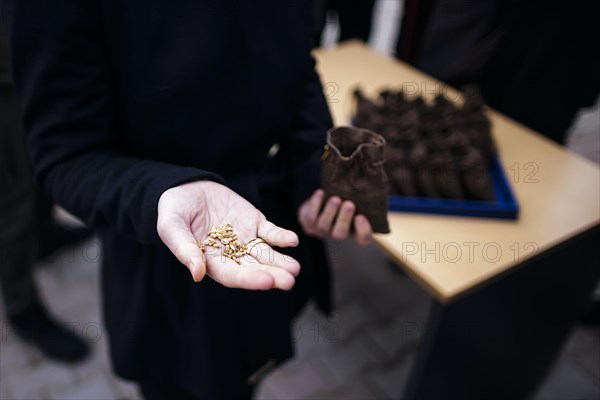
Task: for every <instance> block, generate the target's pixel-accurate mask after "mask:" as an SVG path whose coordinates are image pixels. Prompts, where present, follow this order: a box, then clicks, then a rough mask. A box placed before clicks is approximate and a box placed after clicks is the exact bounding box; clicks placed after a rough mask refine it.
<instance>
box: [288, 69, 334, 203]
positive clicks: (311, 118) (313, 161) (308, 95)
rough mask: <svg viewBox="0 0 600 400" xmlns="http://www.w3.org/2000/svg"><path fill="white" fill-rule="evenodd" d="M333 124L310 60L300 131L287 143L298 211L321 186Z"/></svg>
mask: <svg viewBox="0 0 600 400" xmlns="http://www.w3.org/2000/svg"><path fill="white" fill-rule="evenodd" d="M332 124H333V123H332V120H331V114H330V112H329V107H328V105H327V101H326V100H325V95H324V93H323V86H322V84H321V79H320V78H319V74H318V73H317V71H316V70H315V60H314V58H311V62H310V68H309V71H308V79H307V84H306V86H305V92H304V96H303V98H302V101H301V104H300V106H299V108H298V112H297V114H296V126H297V127H298V129H297V130H296V131H294V132H293V133H292V135H290V137H289V139H288V146H289V147H290V149H292V150H291V151H290V161H291V162H292V191H293V193H292V196H293V200H294V205H295V206H296V207H297V206H299V205H300V204H302V202H303V201H305V200H306V199H308V198H309V197H310V196H311V195H312V193H313V192H314V191H315V190H317V189H318V188H319V187H320V186H321V155H322V154H323V151H324V146H325V141H326V134H327V130H328V129H329V128H331V126H332Z"/></svg>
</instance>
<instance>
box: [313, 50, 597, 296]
mask: <svg viewBox="0 0 600 400" xmlns="http://www.w3.org/2000/svg"><path fill="white" fill-rule="evenodd" d="M315 57H316V59H317V68H318V70H319V71H320V73H321V80H322V82H323V85H324V90H325V93H326V96H327V98H328V102H329V105H330V109H331V112H332V114H333V117H334V121H335V123H336V125H347V124H348V122H349V119H350V112H351V93H352V90H353V89H354V88H355V87H357V86H360V87H361V88H362V89H363V90H364V91H365V92H366V93H367V94H369V95H375V94H376V93H377V91H378V90H380V89H383V88H397V89H400V88H404V90H405V92H418V93H419V94H421V95H425V97H426V98H429V99H431V98H433V96H435V94H437V93H439V92H440V91H442V92H443V93H444V94H445V95H446V96H447V97H448V98H450V99H458V101H460V93H458V92H456V91H455V90H453V89H452V88H449V87H447V86H445V85H443V84H442V83H440V82H439V81H437V80H435V79H434V78H432V77H430V76H428V75H426V74H424V73H422V72H420V71H418V70H416V69H414V68H412V67H410V66H408V65H407V64H404V63H402V62H399V61H397V60H395V59H392V58H388V57H386V56H382V55H379V54H376V53H374V52H372V51H371V50H369V49H368V48H367V47H366V46H365V45H363V44H362V43H360V42H349V43H346V44H344V45H341V46H339V47H336V48H333V49H321V50H317V51H315ZM489 116H490V119H491V122H492V130H493V135H494V138H495V140H496V143H497V146H498V149H499V153H500V158H501V160H502V163H503V165H504V168H505V172H506V174H507V176H508V178H509V181H510V182H511V184H512V188H513V190H514V192H515V195H516V197H517V200H518V202H519V204H520V216H519V219H518V220H517V221H505V220H494V219H485V218H474V217H456V216H440V215H429V214H415V213H402V212H390V213H389V221H390V227H391V231H392V232H391V233H390V234H389V235H376V237H375V242H376V243H377V244H378V245H379V246H380V247H381V248H382V249H383V250H384V251H385V252H386V253H388V255H389V256H390V257H391V258H392V259H393V260H394V261H395V262H397V263H398V265H400V266H401V267H403V268H404V269H405V270H406V272H408V273H409V275H411V276H412V277H413V278H414V279H416V280H417V281H418V282H420V283H421V284H423V285H424V286H425V287H426V288H427V289H428V290H429V291H430V292H431V293H432V294H433V295H434V296H435V297H436V298H437V299H438V300H439V301H441V302H448V301H450V300H453V299H455V298H457V297H458V296H460V295H462V294H465V293H467V292H468V291H470V290H473V289H474V288H477V287H479V286H481V285H483V284H485V283H486V282H489V281H491V280H492V279H493V278H494V277H497V276H499V275H500V274H502V273H505V272H507V271H508V270H509V269H511V268H513V267H515V266H516V265H518V264H519V263H521V262H522V261H524V260H526V259H527V258H529V257H531V256H533V255H535V254H538V253H540V252H543V251H545V250H548V249H549V248H551V247H553V246H556V245H557V244H559V243H561V242H563V241H565V240H567V239H569V238H571V237H573V236H575V235H577V234H578V233H581V232H583V231H585V230H587V229H589V228H591V227H593V226H595V225H598V223H599V221H600V170H599V168H598V166H597V165H596V164H594V163H592V162H591V161H588V160H586V159H584V158H583V157H580V156H579V155H577V154H575V153H572V152H569V151H568V150H566V149H565V148H564V147H561V146H559V145H557V144H555V143H554V142H552V141H550V140H548V139H546V138H545V137H543V136H541V135H539V134H538V133H536V132H534V131H532V130H530V129H528V128H526V127H525V126H523V125H520V124H519V123H517V122H515V121H513V120H511V119H510V118H508V117H506V116H504V115H502V114H500V113H498V112H495V111H490V112H489Z"/></svg>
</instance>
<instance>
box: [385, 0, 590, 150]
mask: <svg viewBox="0 0 600 400" xmlns="http://www.w3.org/2000/svg"><path fill="white" fill-rule="evenodd" d="M405 10H406V11H405V13H404V17H403V21H402V27H401V34H400V37H399V40H398V46H397V56H398V57H399V58H400V59H403V60H405V61H407V62H409V63H412V64H414V65H415V66H416V67H418V68H419V69H421V70H423V71H425V72H426V73H428V74H430V75H432V76H434V77H436V78H438V79H440V80H442V81H444V82H447V83H449V84H451V85H454V86H457V87H460V86H462V85H465V84H471V83H474V84H477V85H478V86H480V88H481V90H482V93H483V95H484V97H485V98H486V100H487V102H488V103H489V104H490V106H492V107H493V108H495V109H497V110H498V111H500V112H502V113H504V114H506V115H508V116H510V117H512V118H514V119H516V120H517V121H519V122H521V123H522V124H524V125H527V126H529V127H530V128H532V129H534V130H536V131H538V132H540V133H541V134H543V135H545V136H546V137H548V138H550V139H552V140H554V141H555V142H557V143H560V144H564V143H565V139H566V133H567V130H568V128H569V126H571V124H572V122H573V119H574V118H575V115H576V113H577V111H578V110H579V109H581V108H583V107H588V106H590V105H593V104H594V102H595V100H596V98H597V96H598V93H599V92H600V73H599V72H598V71H600V56H599V55H598V52H597V51H593V49H594V48H595V47H596V42H597V38H598V37H600V25H599V24H598V23H597V21H596V16H597V7H596V4H595V3H594V2H577V3H569V2H564V1H559V0H551V1H540V0H534V1H529V0H527V1H526V0H516V1H502V0H486V1H481V2H473V1H466V0H465V1H455V0H427V1H414V0H407V2H406V7H405Z"/></svg>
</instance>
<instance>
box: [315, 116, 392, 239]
mask: <svg viewBox="0 0 600 400" xmlns="http://www.w3.org/2000/svg"><path fill="white" fill-rule="evenodd" d="M384 146H385V139H384V138H383V137H382V136H381V135H378V134H377V133H375V132H372V131H369V130H367V129H361V128H354V127H345V126H344V127H338V128H332V129H330V130H329V131H328V132H327V146H326V150H325V154H324V155H323V175H322V186H323V189H324V190H325V198H326V199H328V198H329V197H331V196H334V195H337V196H339V197H341V198H342V200H351V201H352V202H354V204H355V205H356V213H357V214H363V215H365V216H366V217H367V219H368V220H369V222H370V223H371V226H372V228H373V232H378V233H389V232H390V228H389V225H388V221H387V212H388V195H389V186H388V178H387V175H386V173H385V169H384V165H383V163H384V157H383V151H384Z"/></svg>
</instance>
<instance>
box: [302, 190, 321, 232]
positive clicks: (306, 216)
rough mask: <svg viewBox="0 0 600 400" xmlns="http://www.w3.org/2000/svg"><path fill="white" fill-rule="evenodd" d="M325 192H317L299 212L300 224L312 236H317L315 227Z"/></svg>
mask: <svg viewBox="0 0 600 400" xmlns="http://www.w3.org/2000/svg"><path fill="white" fill-rule="evenodd" d="M324 197H325V192H324V191H323V189H318V190H315V192H314V193H313V195H312V196H311V197H310V199H309V200H308V201H307V202H305V203H304V204H302V207H300V212H299V218H298V220H299V222H300V225H301V226H302V228H303V229H304V230H305V231H306V232H307V233H310V234H315V233H316V232H315V230H314V226H315V225H316V223H317V219H318V218H319V212H320V211H321V207H322V204H323V198H324Z"/></svg>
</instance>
